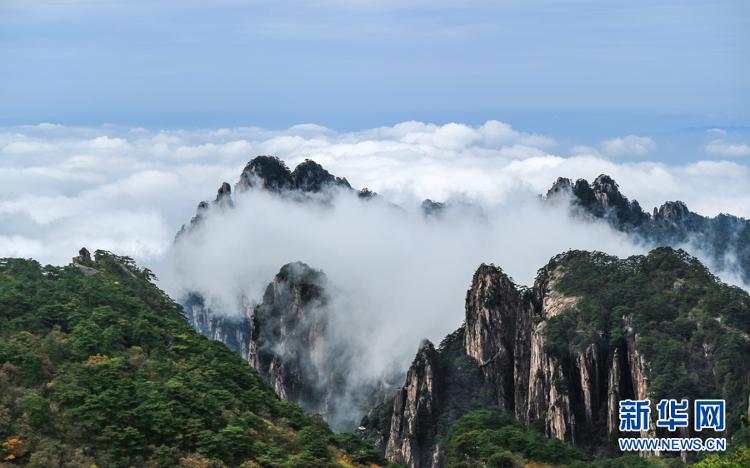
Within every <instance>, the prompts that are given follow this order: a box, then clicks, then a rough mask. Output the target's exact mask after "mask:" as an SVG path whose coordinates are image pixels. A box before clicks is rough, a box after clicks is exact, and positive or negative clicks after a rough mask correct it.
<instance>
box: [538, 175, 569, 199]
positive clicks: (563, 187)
mask: <svg viewBox="0 0 750 468" xmlns="http://www.w3.org/2000/svg"><path fill="white" fill-rule="evenodd" d="M572 191H573V182H572V181H571V180H570V179H568V178H567V177H558V178H557V180H556V181H555V182H554V183H553V184H552V187H550V189H549V190H547V195H546V197H545V198H554V197H556V196H558V195H562V194H569V193H571V192H572Z"/></svg>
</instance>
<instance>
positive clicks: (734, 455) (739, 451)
mask: <svg viewBox="0 0 750 468" xmlns="http://www.w3.org/2000/svg"><path fill="white" fill-rule="evenodd" d="M748 466H750V449H748V448H747V447H746V446H742V445H741V446H738V447H737V448H736V449H734V450H732V451H730V452H727V453H724V454H713V455H709V456H708V457H706V458H704V459H703V460H701V461H700V462H698V463H697V464H696V465H695V468H747V467H748Z"/></svg>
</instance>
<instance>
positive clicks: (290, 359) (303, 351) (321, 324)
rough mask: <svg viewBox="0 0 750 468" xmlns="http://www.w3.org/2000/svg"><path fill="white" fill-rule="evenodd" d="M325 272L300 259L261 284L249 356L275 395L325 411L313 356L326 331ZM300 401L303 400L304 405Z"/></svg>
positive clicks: (326, 300) (285, 266)
mask: <svg viewBox="0 0 750 468" xmlns="http://www.w3.org/2000/svg"><path fill="white" fill-rule="evenodd" d="M325 282H326V278H325V275H324V274H323V272H321V271H319V270H314V269H312V268H310V267H309V266H308V265H306V264H304V263H301V262H294V263H289V264H287V265H284V266H283V267H282V268H281V270H280V271H279V273H278V274H277V275H276V276H275V278H274V279H273V281H272V282H271V283H270V284H269V285H268V287H267V288H266V292H265V294H264V295H263V302H262V303H261V304H259V305H258V306H257V307H256V308H255V311H254V315H253V330H252V336H251V342H252V347H253V348H254V349H251V351H250V353H249V356H248V360H249V361H250V363H251V364H252V366H253V367H255V369H257V370H258V372H259V373H260V375H261V377H262V378H263V379H264V380H265V381H266V382H267V383H268V384H269V385H271V387H273V389H274V390H275V391H276V393H277V394H278V395H279V397H281V398H283V399H288V400H292V401H297V402H305V403H307V404H308V407H312V406H316V405H321V406H323V407H317V408H315V409H317V410H318V412H324V410H325V408H324V406H325V403H326V402H325V401H319V400H320V396H319V395H320V389H319V388H317V383H318V381H319V379H318V376H317V370H316V369H317V367H316V366H315V364H314V362H313V361H312V356H313V355H314V353H315V351H316V349H318V346H319V344H320V341H321V338H322V337H323V335H324V334H325V329H326V325H327V323H326V322H327V317H326V316H325V314H324V313H323V311H322V309H323V308H324V307H325V305H326V303H327V302H328V297H327V295H326V294H325V292H324V289H323V288H324V286H323V285H324V284H325ZM303 406H305V405H303Z"/></svg>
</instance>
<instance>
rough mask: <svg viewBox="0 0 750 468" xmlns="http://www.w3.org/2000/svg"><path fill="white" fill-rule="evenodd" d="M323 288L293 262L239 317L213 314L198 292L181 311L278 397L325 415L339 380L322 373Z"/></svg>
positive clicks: (317, 276)
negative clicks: (242, 360)
mask: <svg viewBox="0 0 750 468" xmlns="http://www.w3.org/2000/svg"><path fill="white" fill-rule="evenodd" d="M325 284H326V277H325V275H324V274H323V273H322V272H321V271H318V270H314V269H312V268H310V267H309V266H308V265H306V264H304V263H300V262H295V263H289V264H287V265H284V266H283V267H282V268H281V270H280V271H279V273H277V274H276V276H275V277H274V278H273V281H271V283H270V284H269V285H268V287H267V288H266V291H265V293H264V295H263V299H262V301H260V302H259V303H257V304H252V303H248V305H246V306H245V308H244V309H243V311H242V314H241V315H239V316H227V315H222V314H216V313H214V311H212V310H211V308H210V307H207V306H206V304H205V303H204V300H203V298H201V297H200V296H199V295H197V294H191V295H189V296H188V298H187V300H186V301H184V306H183V307H184V310H185V316H186V318H187V321H188V323H190V324H191V325H192V326H193V327H194V328H195V329H196V330H198V331H199V332H201V333H202V334H203V335H205V336H206V337H208V338H210V339H213V340H216V341H221V342H222V343H224V344H225V345H227V346H228V347H229V348H230V349H233V350H235V351H236V352H238V353H239V354H240V355H241V356H242V357H243V358H245V359H247V360H248V362H249V363H250V365H252V366H253V367H254V368H255V369H256V370H257V371H258V373H259V374H260V376H261V378H262V379H263V380H264V381H265V382H266V383H267V384H268V385H270V386H271V387H272V388H273V389H274V390H275V391H276V394H277V395H279V397H280V398H282V399H285V400H290V401H294V402H297V403H299V404H300V405H302V406H303V407H304V408H305V409H306V410H308V411H312V412H316V413H320V414H326V413H328V412H329V411H330V410H331V408H330V407H329V404H330V396H331V395H332V394H335V393H336V391H338V390H341V388H340V385H341V382H340V380H341V378H342V377H341V375H333V374H334V372H333V370H332V369H329V370H330V371H331V372H330V373H325V372H323V370H324V369H327V368H328V367H329V363H327V362H326V361H325V357H326V356H325V355H324V353H327V352H328V350H327V349H324V348H323V344H324V337H325V335H326V324H327V315H326V305H327V302H328V297H327V295H326V292H325ZM316 359H317V360H316ZM323 374H325V375H323Z"/></svg>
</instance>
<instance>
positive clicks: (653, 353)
mask: <svg viewBox="0 0 750 468" xmlns="http://www.w3.org/2000/svg"><path fill="white" fill-rule="evenodd" d="M749 333H750V297H749V296H748V294H747V293H745V292H744V291H742V290H741V289H739V288H734V287H729V286H726V285H724V284H722V283H720V282H719V281H718V280H717V279H716V278H715V277H714V276H712V275H711V274H710V273H709V272H708V271H707V270H706V269H705V268H704V267H703V266H702V265H701V264H700V263H699V262H698V261H697V260H695V259H694V258H692V257H690V256H688V255H687V254H685V253H684V252H680V251H674V250H672V249H669V248H661V249H657V250H654V251H653V252H651V253H650V254H649V255H648V256H635V257H630V258H628V259H624V260H620V259H617V258H615V257H610V256H606V255H604V254H600V253H589V252H580V251H573V252H568V253H566V254H562V255H559V256H557V257H555V258H553V259H552V260H551V261H550V263H549V264H547V265H546V266H545V267H544V268H542V269H541V270H539V274H538V276H537V279H536V281H535V283H534V285H533V287H531V288H529V289H524V288H519V287H517V286H516V285H515V284H514V283H513V281H512V280H511V279H510V278H509V277H508V276H507V275H506V274H505V273H503V272H502V270H500V269H499V268H497V267H494V266H492V265H481V266H480V267H479V268H478V270H477V272H476V273H475V275H474V278H473V280H472V284H471V287H470V289H469V291H468V293H467V297H466V320H465V323H464V327H463V328H462V329H461V330H460V331H459V332H457V333H456V334H453V335H452V337H453V338H452V341H453V342H454V343H455V341H456V337H457V336H459V335H460V336H461V340H462V345H463V346H462V348H461V349H458V350H457V349H455V348H453V350H452V355H454V356H464V357H467V358H470V359H469V361H470V362H472V363H473V365H474V368H475V369H477V370H478V371H479V373H478V375H479V376H480V377H481V382H480V383H475V384H474V385H475V388H481V389H485V390H486V389H489V391H490V392H491V395H492V400H493V401H492V403H487V402H486V401H485V402H481V400H474V401H475V402H478V403H479V405H480V406H481V405H486V406H485V407H487V408H489V407H492V406H496V407H499V408H502V409H504V410H505V411H507V412H508V413H510V414H513V415H515V417H516V419H517V420H519V421H521V422H522V423H523V424H525V425H527V426H530V427H534V428H537V429H538V430H540V431H542V432H543V433H544V434H546V435H547V436H548V437H551V438H556V439H559V440H563V441H565V442H567V443H569V444H570V445H573V446H575V447H579V448H581V449H583V450H585V451H589V452H592V451H594V450H597V451H600V452H601V451H602V450H604V451H606V449H607V447H609V449H610V450H612V451H614V450H615V446H614V441H615V439H616V438H617V437H618V435H619V432H618V417H617V408H618V402H619V401H620V400H623V399H629V398H637V399H645V398H651V399H652V400H656V399H660V398H683V397H684V398H689V399H696V398H724V399H726V400H727V402H728V403H727V404H728V405H729V406H730V407H729V408H728V420H729V419H731V420H732V421H733V422H732V424H731V427H729V433H730V435H731V434H732V433H733V432H734V431H736V430H737V429H738V426H739V417H740V415H744V414H746V412H747V411H748V408H747V404H748V402H747V401H746V400H747V397H746V395H747V393H748V391H750V363H748V362H746V361H747V360H745V359H741V357H740V356H743V355H750V354H748V353H750V338H749ZM447 340H448V339H447ZM448 341H449V342H450V341H451V340H448ZM455 362H456V361H455V360H454V361H450V360H446V359H444V358H443V355H442V354H441V353H440V352H437V353H434V352H431V348H430V347H424V346H423V347H422V348H421V349H420V351H419V353H418V355H417V358H416V359H415V361H414V363H413V364H412V367H411V368H410V370H409V374H408V378H407V381H406V383H405V385H404V387H403V388H402V389H401V390H400V392H399V393H398V394H397V396H396V398H395V399H394V402H393V405H392V413H391V415H390V430H389V431H388V432H387V433H386V432H384V431H382V427H380V428H378V427H375V426H377V424H374V423H373V422H372V421H370V420H367V419H366V420H365V421H364V424H365V426H366V429H365V430H364V431H363V432H364V434H365V435H366V436H371V435H372V434H373V433H377V432H378V430H380V432H379V433H380V434H381V436H382V439H383V441H381V444H383V445H384V446H385V448H386V450H385V453H386V457H387V458H388V459H389V460H391V461H396V462H401V463H405V464H407V465H409V466H413V467H421V466H440V465H441V462H440V460H442V455H441V452H442V450H444V448H443V447H441V446H440V441H441V440H442V439H443V438H444V437H445V434H446V429H445V427H443V428H441V427H440V425H439V424H438V425H437V427H436V425H435V424H434V423H431V421H435V420H441V419H442V420H443V421H447V422H448V425H450V423H451V422H453V421H455V420H457V419H458V417H460V416H461V415H462V414H463V413H464V412H466V411H467V408H471V406H472V405H464V406H463V407H461V408H460V410H459V411H457V412H454V414H453V415H451V417H449V418H444V417H443V416H444V413H445V408H447V407H449V406H451V405H452V406H453V408H456V407H457V406H458V405H457V400H460V401H461V402H465V401H466V395H458V394H456V393H455V392H452V391H450V390H447V389H449V388H451V386H452V385H453V388H455V374H454V375H453V376H452V375H451V369H453V368H454V367H455ZM446 363H447V364H446ZM729 402H731V404H730V403H729ZM462 411H463V412H462ZM654 414H655V412H654ZM368 424H369V426H368ZM381 426H382V423H381ZM652 427H653V426H652ZM404 428H406V429H404ZM368 431H369V432H368ZM684 433H685V434H690V431H689V430H687V431H684ZM656 434H657V433H656V432H655V431H651V433H650V435H656ZM667 434H668V433H666V431H665V432H663V433H661V435H664V436H666V435H667ZM645 435H646V434H642V436H645ZM699 435H700V436H701V437H705V436H707V435H708V434H706V433H701V434H699ZM430 454H431V455H430Z"/></svg>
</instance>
